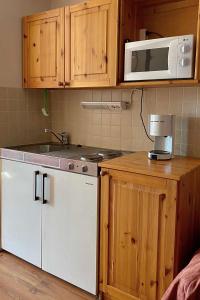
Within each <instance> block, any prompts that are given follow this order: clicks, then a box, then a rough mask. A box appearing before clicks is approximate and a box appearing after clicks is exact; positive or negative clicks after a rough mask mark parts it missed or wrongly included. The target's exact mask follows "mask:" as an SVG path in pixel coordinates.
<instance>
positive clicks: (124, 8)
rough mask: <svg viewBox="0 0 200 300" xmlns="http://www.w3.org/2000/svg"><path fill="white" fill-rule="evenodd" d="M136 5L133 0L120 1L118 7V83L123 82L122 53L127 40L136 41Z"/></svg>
mask: <svg viewBox="0 0 200 300" xmlns="http://www.w3.org/2000/svg"><path fill="white" fill-rule="evenodd" d="M137 13H138V5H136V3H135V2H134V1H133V0H121V1H120V7H119V14H120V16H119V24H120V27H119V68H118V81H119V82H122V81H124V51H125V42H126V41H127V40H129V41H131V42H133V41H136V40H137V32H138V18H137Z"/></svg>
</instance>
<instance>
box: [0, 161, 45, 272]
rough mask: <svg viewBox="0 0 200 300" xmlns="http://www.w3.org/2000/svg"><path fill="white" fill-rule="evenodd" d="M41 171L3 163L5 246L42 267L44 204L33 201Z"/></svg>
mask: <svg viewBox="0 0 200 300" xmlns="http://www.w3.org/2000/svg"><path fill="white" fill-rule="evenodd" d="M39 169H40V167H39V168H38V167H37V166H33V165H28V164H24V163H20V162H13V161H9V160H2V171H1V247H2V248H3V249H5V250H7V251H8V252H10V253H12V254H14V255H16V256H19V257H21V258H23V259H24V260H26V261H28V262H30V263H32V264H34V265H36V266H38V267H41V241H42V239H41V204H40V203H39V201H34V198H33V197H34V177H35V171H39Z"/></svg>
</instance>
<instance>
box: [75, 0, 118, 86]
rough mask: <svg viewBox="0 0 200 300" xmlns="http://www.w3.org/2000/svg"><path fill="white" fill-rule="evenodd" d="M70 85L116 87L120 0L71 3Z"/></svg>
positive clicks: (93, 0)
mask: <svg viewBox="0 0 200 300" xmlns="http://www.w3.org/2000/svg"><path fill="white" fill-rule="evenodd" d="M70 17H71V57H70V61H71V64H70V65H71V86H79V87H82V86H83V87H85V86H97V87H98V86H114V85H116V72H117V34H118V31H117V26H118V22H117V18H118V1H117V0H92V1H91V0H90V1H87V2H84V3H80V4H77V5H73V6H70Z"/></svg>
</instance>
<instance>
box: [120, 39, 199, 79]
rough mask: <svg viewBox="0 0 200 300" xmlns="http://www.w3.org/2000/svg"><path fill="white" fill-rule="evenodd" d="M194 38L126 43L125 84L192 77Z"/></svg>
mask: <svg viewBox="0 0 200 300" xmlns="http://www.w3.org/2000/svg"><path fill="white" fill-rule="evenodd" d="M193 58H194V36H193V35H184V36H174V37H168V38H159V39H152V40H143V41H136V42H130V43H125V64H124V81H139V80H140V81H143V80H156V79H184V78H192V77H193Z"/></svg>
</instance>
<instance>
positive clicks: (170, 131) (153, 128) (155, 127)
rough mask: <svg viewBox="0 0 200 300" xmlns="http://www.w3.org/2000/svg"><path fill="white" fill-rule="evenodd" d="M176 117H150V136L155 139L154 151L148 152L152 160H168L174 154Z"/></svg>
mask: <svg viewBox="0 0 200 300" xmlns="http://www.w3.org/2000/svg"><path fill="white" fill-rule="evenodd" d="M174 123H175V116H174V115H150V117H149V134H150V135H151V136H152V137H154V150H151V151H149V152H148V158H149V159H152V160H168V159H171V158H172V157H173V154H174Z"/></svg>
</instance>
